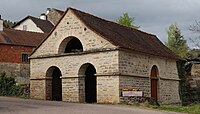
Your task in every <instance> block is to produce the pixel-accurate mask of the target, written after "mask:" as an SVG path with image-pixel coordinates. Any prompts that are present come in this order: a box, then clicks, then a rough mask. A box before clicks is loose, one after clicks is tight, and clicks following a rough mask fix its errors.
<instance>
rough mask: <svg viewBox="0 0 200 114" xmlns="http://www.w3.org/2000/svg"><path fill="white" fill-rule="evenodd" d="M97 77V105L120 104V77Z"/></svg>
mask: <svg viewBox="0 0 200 114" xmlns="http://www.w3.org/2000/svg"><path fill="white" fill-rule="evenodd" d="M96 76H97V103H119V76H112V75H99V74H96Z"/></svg>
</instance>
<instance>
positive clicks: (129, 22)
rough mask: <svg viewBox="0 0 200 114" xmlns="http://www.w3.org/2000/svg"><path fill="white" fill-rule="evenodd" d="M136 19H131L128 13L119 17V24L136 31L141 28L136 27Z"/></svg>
mask: <svg viewBox="0 0 200 114" xmlns="http://www.w3.org/2000/svg"><path fill="white" fill-rule="evenodd" d="M134 21H135V18H134V17H132V18H131V17H129V15H128V13H124V14H123V15H122V16H120V17H119V19H118V20H117V22H118V23H119V24H121V25H124V26H127V27H132V28H135V29H139V28H140V26H136V25H134V24H135V22H134Z"/></svg>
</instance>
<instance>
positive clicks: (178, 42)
mask: <svg viewBox="0 0 200 114" xmlns="http://www.w3.org/2000/svg"><path fill="white" fill-rule="evenodd" d="M167 34H168V41H167V42H165V45H166V46H167V47H168V48H169V49H171V50H172V51H173V52H174V53H176V54H177V55H179V56H181V57H185V56H186V54H187V52H188V45H187V42H186V40H185V39H184V37H183V35H181V30H180V29H179V28H178V25H177V24H176V23H175V24H171V25H170V26H169V28H168V30H167Z"/></svg>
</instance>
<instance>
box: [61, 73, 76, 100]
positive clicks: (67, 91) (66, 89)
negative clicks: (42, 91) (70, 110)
mask: <svg viewBox="0 0 200 114" xmlns="http://www.w3.org/2000/svg"><path fill="white" fill-rule="evenodd" d="M62 99H63V101H66V102H79V77H62Z"/></svg>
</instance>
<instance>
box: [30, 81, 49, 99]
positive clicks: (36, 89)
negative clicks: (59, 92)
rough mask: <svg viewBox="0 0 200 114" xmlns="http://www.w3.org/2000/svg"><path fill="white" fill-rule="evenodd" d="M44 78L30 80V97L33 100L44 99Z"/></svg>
mask: <svg viewBox="0 0 200 114" xmlns="http://www.w3.org/2000/svg"><path fill="white" fill-rule="evenodd" d="M45 85H46V84H45V78H42V79H30V97H31V98H33V99H43V100H45V99H46V89H45V87H46V86H45Z"/></svg>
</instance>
